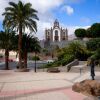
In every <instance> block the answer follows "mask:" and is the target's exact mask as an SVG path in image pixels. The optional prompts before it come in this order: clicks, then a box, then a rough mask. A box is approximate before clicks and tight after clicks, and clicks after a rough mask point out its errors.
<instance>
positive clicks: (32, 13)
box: [2, 1, 38, 69]
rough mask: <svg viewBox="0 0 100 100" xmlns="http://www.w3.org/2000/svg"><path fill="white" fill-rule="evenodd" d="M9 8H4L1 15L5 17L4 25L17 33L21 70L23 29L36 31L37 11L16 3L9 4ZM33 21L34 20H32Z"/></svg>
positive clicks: (26, 5) (27, 5)
mask: <svg viewBox="0 0 100 100" xmlns="http://www.w3.org/2000/svg"><path fill="white" fill-rule="evenodd" d="M9 5H10V6H9V7H6V8H5V12H4V13H3V14H2V15H4V16H5V19H4V23H3V24H4V25H6V26H7V27H9V28H10V29H12V30H17V31H18V32H19V40H18V53H19V68H20V69H21V68H22V56H21V52H22V50H21V49H22V33H23V32H24V31H25V28H28V29H29V30H30V31H31V32H36V31H37V24H36V20H38V17H37V15H36V14H37V11H36V10H35V9H33V8H31V7H32V5H31V4H30V3H26V4H24V3H22V2H21V1H19V2H18V3H14V2H9ZM34 19H35V20H34Z"/></svg>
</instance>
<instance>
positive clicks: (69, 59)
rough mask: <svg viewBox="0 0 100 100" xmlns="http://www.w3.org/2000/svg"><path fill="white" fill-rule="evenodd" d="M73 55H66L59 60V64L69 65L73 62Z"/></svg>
mask: <svg viewBox="0 0 100 100" xmlns="http://www.w3.org/2000/svg"><path fill="white" fill-rule="evenodd" d="M74 58H75V57H74V55H71V54H67V55H66V56H65V57H64V59H62V60H61V63H62V65H63V66H65V65H67V64H68V63H70V62H71V61H73V60H74Z"/></svg>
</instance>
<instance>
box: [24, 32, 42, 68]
mask: <svg viewBox="0 0 100 100" xmlns="http://www.w3.org/2000/svg"><path fill="white" fill-rule="evenodd" d="M40 49H41V47H40V44H39V41H38V40H37V38H35V37H34V36H33V35H27V34H23V36H22V54H23V59H24V68H25V69H26V68H27V54H28V52H36V53H37V52H40Z"/></svg>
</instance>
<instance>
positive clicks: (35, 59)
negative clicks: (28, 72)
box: [34, 47, 36, 72]
mask: <svg viewBox="0 0 100 100" xmlns="http://www.w3.org/2000/svg"><path fill="white" fill-rule="evenodd" d="M34 71H35V72H36V47H35V66H34Z"/></svg>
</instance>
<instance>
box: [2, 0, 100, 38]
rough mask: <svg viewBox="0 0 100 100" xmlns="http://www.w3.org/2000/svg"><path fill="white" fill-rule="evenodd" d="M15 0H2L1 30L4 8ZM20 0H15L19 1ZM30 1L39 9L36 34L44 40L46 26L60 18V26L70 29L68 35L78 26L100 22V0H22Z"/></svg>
mask: <svg viewBox="0 0 100 100" xmlns="http://www.w3.org/2000/svg"><path fill="white" fill-rule="evenodd" d="M9 1H13V0H0V30H2V29H3V28H2V21H3V16H2V13H3V12H4V8H5V7H7V6H8V2H9ZM18 1H19V0H14V2H16V3H17V2H18ZM21 1H23V2H24V3H27V2H30V3H31V4H32V7H33V8H34V9H36V10H37V11H38V14H37V15H38V17H39V21H37V26H38V31H37V33H36V36H37V37H38V38H39V39H40V40H42V39H44V37H45V35H44V34H45V33H44V32H45V28H50V27H52V26H53V23H54V21H55V19H58V21H59V23H60V26H62V27H64V28H67V29H68V35H72V34H74V31H75V29H77V28H85V29H86V28H88V27H90V26H91V25H92V24H93V23H99V22H100V0H21Z"/></svg>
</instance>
